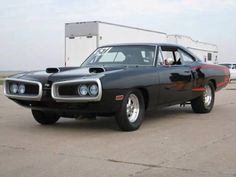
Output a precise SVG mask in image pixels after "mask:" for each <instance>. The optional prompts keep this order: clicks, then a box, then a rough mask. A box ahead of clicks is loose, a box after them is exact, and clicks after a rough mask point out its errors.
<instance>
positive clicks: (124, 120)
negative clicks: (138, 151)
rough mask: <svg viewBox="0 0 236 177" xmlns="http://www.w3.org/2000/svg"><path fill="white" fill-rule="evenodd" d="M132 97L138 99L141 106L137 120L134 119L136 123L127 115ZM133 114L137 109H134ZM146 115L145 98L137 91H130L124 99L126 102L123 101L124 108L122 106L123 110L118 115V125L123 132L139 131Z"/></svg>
mask: <svg viewBox="0 0 236 177" xmlns="http://www.w3.org/2000/svg"><path fill="white" fill-rule="evenodd" d="M134 95H135V96H134ZM130 96H132V97H134V98H135V97H136V98H137V99H138V104H139V111H137V112H138V113H135V114H136V116H135V117H136V118H135V119H133V120H134V121H130V120H131V118H130V117H129V116H128V113H127V110H128V108H127V104H128V101H129V98H130ZM136 98H135V99H136ZM136 103H137V102H136ZM136 105H137V104H136ZM134 107H135V106H134ZM132 109H133V108H132ZM129 110H130V109H129ZM131 112H132V111H131ZM133 112H136V111H135V109H133ZM144 113H145V103H144V98H143V95H142V93H141V92H140V91H139V90H136V89H133V90H130V91H129V92H128V93H127V94H126V95H125V97H124V100H123V102H122V106H121V110H120V111H119V112H117V113H116V121H117V124H118V125H119V127H120V129H121V130H123V131H134V130H137V129H138V128H139V127H140V126H141V124H142V121H143V119H144ZM132 114H133V113H131V115H132Z"/></svg>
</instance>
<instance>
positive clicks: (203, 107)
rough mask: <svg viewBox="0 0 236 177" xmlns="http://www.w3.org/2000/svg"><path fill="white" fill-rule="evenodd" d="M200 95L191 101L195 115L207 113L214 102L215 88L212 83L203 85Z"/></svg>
mask: <svg viewBox="0 0 236 177" xmlns="http://www.w3.org/2000/svg"><path fill="white" fill-rule="evenodd" d="M204 88H205V90H204V92H203V93H202V95H201V96H200V97H198V98H195V99H193V100H192V101H191V106H192V109H193V111H194V112H196V113H209V112H210V111H211V110H212V108H213V106H214V102H215V88H214V85H213V84H212V82H209V83H208V84H206V85H205V87H204Z"/></svg>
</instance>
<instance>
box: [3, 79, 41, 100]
mask: <svg viewBox="0 0 236 177" xmlns="http://www.w3.org/2000/svg"><path fill="white" fill-rule="evenodd" d="M13 83H14V84H17V85H18V87H19V85H20V84H30V85H34V87H37V93H35V94H30V95H29V94H20V93H18V92H17V93H16V94H14V93H11V92H10V85H11V84H13ZM3 87H4V95H5V96H7V97H8V98H12V99H18V100H32V101H40V100H41V98H42V94H43V92H42V84H41V83H40V82H38V81H31V80H25V79H18V78H6V79H5V80H4V82H3ZM18 90H19V89H18Z"/></svg>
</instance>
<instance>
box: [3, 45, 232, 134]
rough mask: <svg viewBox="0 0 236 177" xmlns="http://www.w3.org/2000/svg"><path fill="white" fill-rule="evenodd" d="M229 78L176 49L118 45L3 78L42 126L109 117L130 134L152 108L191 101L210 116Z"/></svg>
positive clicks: (9, 94)
mask: <svg viewBox="0 0 236 177" xmlns="http://www.w3.org/2000/svg"><path fill="white" fill-rule="evenodd" d="M229 77H230V74H229V69H228V68H227V67H224V66H219V65H209V64H206V63H203V62H201V61H200V60H199V59H198V57H196V56H195V55H194V54H192V53H191V52H190V51H188V50H187V49H185V48H183V47H181V46H177V45H171V44H121V45H108V46H103V47H99V48H98V49H97V50H95V51H94V52H93V53H92V54H91V55H90V56H89V57H88V58H87V59H86V60H85V62H84V63H83V64H82V65H81V66H80V67H61V68H47V69H46V70H43V71H32V72H24V73H19V74H16V75H13V76H11V77H8V78H7V79H6V80H5V82H4V94H5V95H6V96H7V97H8V98H10V99H11V100H13V101H15V102H16V103H18V104H20V105H22V106H24V107H28V108H30V109H31V110H32V114H33V116H34V118H35V120H36V121H37V122H39V123H40V124H43V125H46V124H54V123H56V122H57V121H58V119H59V118H60V117H68V118H78V117H81V116H83V117H89V118H92V117H96V116H112V115H114V116H115V118H116V120H117V123H118V125H119V127H120V128H121V129H122V130H125V131H132V130H136V129H138V128H139V127H140V125H141V124H142V121H143V119H144V113H145V110H147V109H149V108H156V107H157V106H170V105H175V104H185V103H190V104H191V106H192V109H193V111H194V112H196V113H208V112H210V111H211V110H212V108H213V105H214V99H215V91H218V90H220V89H221V88H223V87H225V86H226V85H227V84H228V82H229Z"/></svg>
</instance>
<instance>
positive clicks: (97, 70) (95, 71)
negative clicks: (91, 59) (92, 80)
mask: <svg viewBox="0 0 236 177" xmlns="http://www.w3.org/2000/svg"><path fill="white" fill-rule="evenodd" d="M103 72H105V69H104V68H99V67H98V68H89V73H103Z"/></svg>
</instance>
